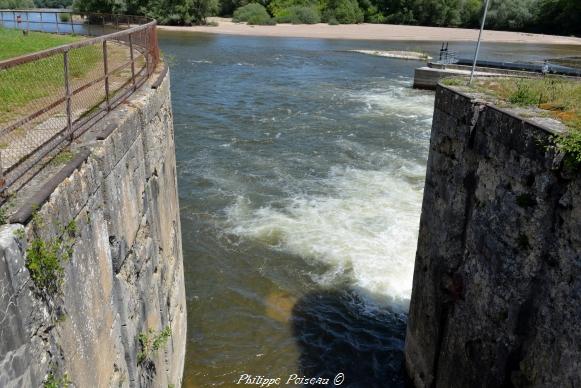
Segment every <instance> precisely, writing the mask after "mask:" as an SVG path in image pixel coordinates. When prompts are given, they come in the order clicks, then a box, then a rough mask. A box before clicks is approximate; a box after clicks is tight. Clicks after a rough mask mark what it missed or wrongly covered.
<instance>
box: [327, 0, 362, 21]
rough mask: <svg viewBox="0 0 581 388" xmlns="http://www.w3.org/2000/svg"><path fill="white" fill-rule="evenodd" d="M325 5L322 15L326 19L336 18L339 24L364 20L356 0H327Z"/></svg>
mask: <svg viewBox="0 0 581 388" xmlns="http://www.w3.org/2000/svg"><path fill="white" fill-rule="evenodd" d="M325 6H326V10H325V12H324V15H323V16H324V19H325V20H326V21H333V20H336V21H337V22H339V23H341V24H355V23H362V22H363V20H364V15H363V10H361V8H359V4H358V3H357V0H329V1H328V2H327V3H326V4H325Z"/></svg>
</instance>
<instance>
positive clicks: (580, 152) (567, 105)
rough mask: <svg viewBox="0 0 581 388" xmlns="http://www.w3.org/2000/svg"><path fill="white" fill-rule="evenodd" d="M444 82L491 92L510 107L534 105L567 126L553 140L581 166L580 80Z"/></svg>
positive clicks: (461, 80)
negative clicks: (564, 130)
mask: <svg viewBox="0 0 581 388" xmlns="http://www.w3.org/2000/svg"><path fill="white" fill-rule="evenodd" d="M442 83H443V84H444V85H448V86H458V87H460V89H461V90H467V91H473V92H479V93H484V94H486V95H490V96H492V97H493V98H495V99H498V100H500V103H504V104H507V105H509V106H520V107H537V108H540V109H543V110H545V112H546V114H547V115H548V116H550V117H553V118H555V119H558V120H559V121H561V122H562V123H563V124H565V125H566V126H567V128H568V129H569V131H568V133H567V134H565V135H563V136H557V137H556V138H555V143H556V144H557V146H558V147H559V148H560V149H561V150H562V151H564V152H565V153H566V154H567V159H566V161H567V162H568V164H570V165H577V166H579V165H581V82H578V81H573V80H570V79H563V78H558V77H539V78H480V79H477V80H476V81H475V82H474V83H473V84H472V85H471V86H470V87H468V86H466V79H465V78H448V79H445V80H443V81H442Z"/></svg>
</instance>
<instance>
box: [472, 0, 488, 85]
mask: <svg viewBox="0 0 581 388" xmlns="http://www.w3.org/2000/svg"><path fill="white" fill-rule="evenodd" d="M489 2H490V0H486V3H485V4H484V15H482V23H481V24H480V33H479V34H478V42H477V43H476V51H475V52H474V63H472V71H471V72H470V81H468V85H472V80H473V79H474V70H476V61H477V60H478V51H480V40H481V39H482V31H483V30H484V23H485V22H486V13H487V12H488V3H489Z"/></svg>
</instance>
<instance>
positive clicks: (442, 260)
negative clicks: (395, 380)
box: [405, 87, 581, 388]
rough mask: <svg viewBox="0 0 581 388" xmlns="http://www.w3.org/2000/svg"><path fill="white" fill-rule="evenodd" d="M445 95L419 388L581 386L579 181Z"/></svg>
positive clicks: (505, 120)
mask: <svg viewBox="0 0 581 388" xmlns="http://www.w3.org/2000/svg"><path fill="white" fill-rule="evenodd" d="M551 136H552V134H551V133H550V130H546V129H543V128H540V127H538V126H535V125H533V124H531V123H528V122H525V121H523V120H522V119H519V118H518V117H515V116H513V115H510V114H508V113H506V112H503V111H501V110H499V109H496V108H494V107H492V106H489V105H487V104H486V103H483V102H478V101H474V100H472V99H471V98H469V97H468V96H463V95H460V94H457V93H456V92H454V91H451V90H449V89H445V88H443V87H439V88H438V90H437V92H436V103H435V111H434V121H433V127H432V135H431V144H430V155H429V160H428V169H427V176H426V184H425V191H424V199H423V206H422V216H421V222H420V233H419V241H418V249H417V256H416V263H415V272H414V281H413V291H412V299H411V305H410V313H409V321H408V329H407V336H406V346H405V356H406V366H407V370H408V373H409V375H410V377H411V378H412V380H413V381H414V383H415V385H416V387H446V388H448V387H510V386H515V387H525V386H526V387H579V386H581V324H580V322H581V207H579V203H580V201H581V176H580V173H579V171H578V170H577V171H576V172H571V171H565V170H564V168H563V167H562V163H561V158H562V156H560V155H557V154H555V152H554V150H552V148H550V147H547V146H548V145H550V144H551V142H550V137H551Z"/></svg>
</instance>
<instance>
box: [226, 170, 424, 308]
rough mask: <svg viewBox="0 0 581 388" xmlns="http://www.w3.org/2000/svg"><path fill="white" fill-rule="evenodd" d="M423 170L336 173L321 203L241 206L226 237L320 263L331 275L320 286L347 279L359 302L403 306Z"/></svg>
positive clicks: (233, 211) (233, 210) (310, 199)
mask: <svg viewBox="0 0 581 388" xmlns="http://www.w3.org/2000/svg"><path fill="white" fill-rule="evenodd" d="M423 177H424V170H423V168H422V167H421V166H415V165H411V164H410V165H407V166H406V165H404V166H401V165H400V167H398V168H396V169H395V170H391V171H390V170H385V171H368V170H360V169H354V168H347V169H344V168H341V169H340V168H336V169H333V171H332V172H331V174H330V176H329V177H328V178H327V179H325V180H324V181H323V182H322V184H323V185H325V186H327V189H326V190H325V191H326V192H329V193H330V194H329V195H326V196H308V195H302V196H296V197H294V198H292V199H291V200H289V201H288V203H287V204H286V206H285V207H284V208H282V209H280V208H278V209H275V208H274V207H272V206H269V207H262V208H259V209H252V208H251V204H250V203H248V201H246V200H245V199H244V198H240V199H239V200H238V201H237V202H236V204H234V205H233V206H231V207H230V208H229V209H228V220H229V223H230V232H232V233H234V234H237V235H240V236H243V237H248V238H253V239H258V240H261V241H263V242H265V243H267V244H270V245H272V246H275V247H277V248H278V249H283V250H285V251H288V252H290V253H292V254H296V255H300V256H301V257H303V258H306V259H311V260H319V261H321V262H323V263H325V264H327V265H329V266H330V267H331V270H330V271H329V272H327V273H326V274H325V275H324V276H322V277H319V278H318V279H317V280H318V281H320V282H321V283H323V284H332V283H333V282H335V281H341V280H344V279H341V278H343V277H344V276H349V277H351V279H350V280H351V281H352V283H353V285H354V286H355V287H356V288H359V289H360V290H361V291H362V292H363V293H364V294H372V295H375V296H380V297H382V298H387V299H390V300H391V301H392V302H396V304H398V305H401V306H402V307H405V306H407V303H408V301H409V296H410V292H411V283H412V275H413V263H414V260H413V258H414V254H415V247H416V240H417V230H418V224H419V214H420V207H421V196H422V184H423Z"/></svg>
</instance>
